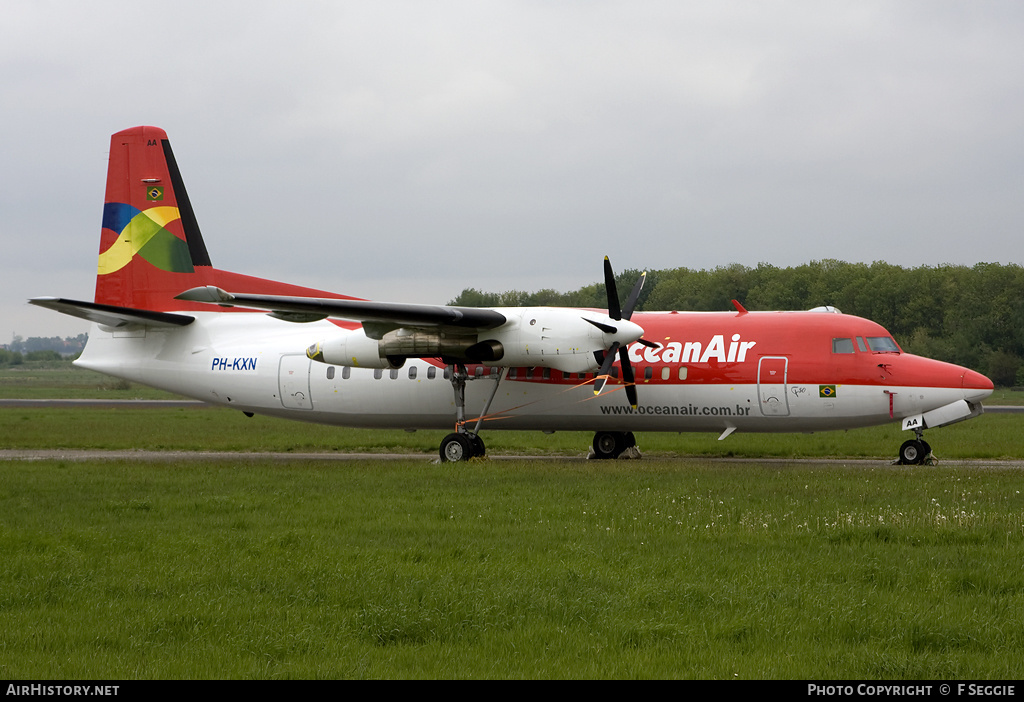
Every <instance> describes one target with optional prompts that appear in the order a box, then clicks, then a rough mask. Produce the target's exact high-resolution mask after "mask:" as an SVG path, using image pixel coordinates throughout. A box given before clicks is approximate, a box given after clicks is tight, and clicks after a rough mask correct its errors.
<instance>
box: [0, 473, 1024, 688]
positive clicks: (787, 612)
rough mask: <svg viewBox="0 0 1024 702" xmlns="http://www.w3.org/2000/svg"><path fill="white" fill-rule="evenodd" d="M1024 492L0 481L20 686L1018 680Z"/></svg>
mask: <svg viewBox="0 0 1024 702" xmlns="http://www.w3.org/2000/svg"><path fill="white" fill-rule="evenodd" d="M1022 487H1024V473H1022V472H1021V471H1020V470H1011V469H997V470H982V471H977V470H971V469H965V468H942V467H939V468H914V469H909V468H901V469H895V468H890V467H879V468H856V469H851V468H843V467H840V466H836V467H823V466H816V467H814V466H806V465H795V464H786V465H778V466H772V467H756V466H749V465H743V466H738V465H729V464H722V463H715V464H709V463H706V462H702V461H700V460H690V461H659V462H647V463H644V462H601V463H599V464H595V463H582V462H564V461H559V460H542V461H521V462H520V461H500V462H496V461H490V462H487V461H483V462H476V463H471V464H463V465H459V466H450V465H447V466H441V465H432V464H429V463H425V462H423V461H420V460H408V461H367V462H349V461H346V462H330V461H312V462H310V461H299V460H297V461H293V462H289V463H287V464H282V463H278V462H267V461H263V460H257V459H250V460H244V459H226V460H220V461H215V462H200V461H184V462H180V463H175V464H164V463H157V464H148V463H136V462H121V461H116V462H109V463H105V462H97V461H89V462H81V463H73V462H56V461H44V462H14V461H8V462H0V563H2V564H3V566H2V568H0V621H2V622H3V626H2V627H0V675H4V676H5V677H7V678H8V679H18V678H33V679H35V678H65V679H87V678H89V679H93V678H100V679H110V678H114V679H117V678H407V677H426V678H518V677H528V678H564V677H569V678H633V677H637V678H662V677H664V678H728V679H732V678H741V679H748V678H812V679H814V678H818V679H822V678H824V679H870V680H877V679H901V678H902V679H952V678H1001V679H1017V678H1020V677H1021V675H1022V674H1024V630H1022V629H1021V627H1020V622H1021V621H1024V569H1022V565H1021V564H1022V563H1024V497H1022V496H1021V488H1022Z"/></svg>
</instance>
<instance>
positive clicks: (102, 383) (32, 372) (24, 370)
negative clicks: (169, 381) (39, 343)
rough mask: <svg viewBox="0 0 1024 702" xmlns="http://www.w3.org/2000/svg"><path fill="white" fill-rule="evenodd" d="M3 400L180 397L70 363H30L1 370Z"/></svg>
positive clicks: (1, 395)
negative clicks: (76, 366)
mask: <svg viewBox="0 0 1024 702" xmlns="http://www.w3.org/2000/svg"><path fill="white" fill-rule="evenodd" d="M0 397H3V398H6V399H16V400H22V399H41V400H42V399H45V400H50V399H69V400H72V399H74V400H77V399H94V398H99V399H105V400H132V399H144V400H166V399H175V398H178V397H179V396H178V395H174V394H172V393H169V392H165V391H163V390H157V389H155V388H150V387H146V386H145V385H139V384H138V383H131V382H129V381H127V380H118V379H117V378H111V377H109V376H105V375H101V374H99V373H96V372H94V371H90V370H84V369H81V368H75V367H74V366H72V365H71V362H70V361H63V362H53V361H30V362H25V363H22V364H20V365H17V366H11V367H8V368H0Z"/></svg>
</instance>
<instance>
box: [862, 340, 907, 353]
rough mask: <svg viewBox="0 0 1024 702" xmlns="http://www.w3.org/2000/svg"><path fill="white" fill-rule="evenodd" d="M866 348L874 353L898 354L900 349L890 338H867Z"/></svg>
mask: <svg viewBox="0 0 1024 702" xmlns="http://www.w3.org/2000/svg"><path fill="white" fill-rule="evenodd" d="M868 348H870V349H871V351H872V352H874V353H899V352H900V347H899V346H897V345H896V342H895V341H893V338H892V337H891V336H869V337H868Z"/></svg>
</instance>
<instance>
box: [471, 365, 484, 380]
mask: <svg viewBox="0 0 1024 702" xmlns="http://www.w3.org/2000/svg"><path fill="white" fill-rule="evenodd" d="M473 375H475V376H476V377H477V378H482V377H484V367H483V366H477V367H476V371H474V373H473Z"/></svg>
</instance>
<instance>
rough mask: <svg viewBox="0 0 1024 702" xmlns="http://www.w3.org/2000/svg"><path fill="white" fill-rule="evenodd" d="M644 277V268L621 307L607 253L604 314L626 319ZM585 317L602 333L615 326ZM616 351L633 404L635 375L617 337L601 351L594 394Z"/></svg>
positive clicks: (643, 341) (605, 377)
mask: <svg viewBox="0 0 1024 702" xmlns="http://www.w3.org/2000/svg"><path fill="white" fill-rule="evenodd" d="M646 279H647V273H646V272H644V273H642V274H641V275H640V278H639V279H638V280H637V281H636V284H635V285H634V286H633V289H632V290H631V291H630V293H629V297H627V298H626V306H625V308H622V307H619V293H618V290H617V289H616V287H615V274H614V272H613V271H612V263H611V261H609V260H608V257H607V256H605V257H604V287H605V290H606V291H607V293H608V316H609V317H611V318H612V319H613V320H616V321H619V320H625V321H627V322H628V321H629V318H630V317H632V316H633V308H634V307H636V301H637V300H638V299H639V298H640V291H641V290H642V289H643V287H644V281H645V280H646ZM587 321H588V322H590V323H591V324H593V325H594V326H595V327H597V328H598V329H600V330H601V331H603V332H605V333H606V334H614V333H616V331H617V330H616V327H614V326H612V325H609V324H602V323H599V322H595V321H593V320H590V319H588V320H587ZM637 342H638V343H641V344H643V345H644V346H648V347H650V348H658V346H659V345H660V344H657V343H655V342H653V341H648V340H647V339H644V338H642V337H641V338H639V339H637ZM616 353H618V356H619V365H620V366H621V367H622V381H623V383H625V385H626V398H627V399H628V400H629V404H630V405H631V406H632V407H634V408H635V407H636V406H637V396H636V378H635V376H634V375H633V366H632V364H631V363H630V362H629V349H627V348H626V346H625V344H621V343H619V342H618V341H613V342H612V345H611V346H610V347H609V348H608V350H607V351H605V353H604V361H603V362H602V363H601V370H600V371H599V372H598V374H597V377H596V378H595V379H594V394H595V395H600V394H601V391H602V390H604V386H605V385H606V384H607V382H608V376H609V374H610V373H611V371H612V364H613V363H615V355H616Z"/></svg>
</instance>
